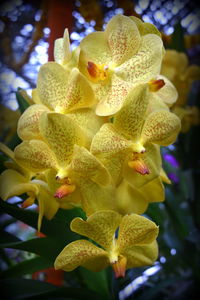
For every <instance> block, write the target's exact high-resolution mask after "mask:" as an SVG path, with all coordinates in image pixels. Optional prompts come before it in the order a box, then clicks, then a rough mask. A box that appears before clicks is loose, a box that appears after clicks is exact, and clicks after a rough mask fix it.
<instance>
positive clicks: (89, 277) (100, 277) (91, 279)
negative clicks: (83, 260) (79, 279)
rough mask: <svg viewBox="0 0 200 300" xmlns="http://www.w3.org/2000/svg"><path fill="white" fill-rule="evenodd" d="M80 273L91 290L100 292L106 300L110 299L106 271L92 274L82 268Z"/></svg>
mask: <svg viewBox="0 0 200 300" xmlns="http://www.w3.org/2000/svg"><path fill="white" fill-rule="evenodd" d="M80 273H81V275H82V276H83V281H84V282H85V284H86V285H87V287H88V288H89V289H90V290H93V291H95V292H98V293H99V294H101V295H102V296H103V297H104V299H110V297H109V286H108V280H107V274H106V270H103V271H101V272H92V271H89V270H87V269H85V268H82V267H80Z"/></svg>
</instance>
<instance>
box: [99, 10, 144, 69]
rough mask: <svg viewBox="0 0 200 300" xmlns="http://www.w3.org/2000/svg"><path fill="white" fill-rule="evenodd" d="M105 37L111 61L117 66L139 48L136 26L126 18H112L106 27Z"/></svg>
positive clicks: (120, 16) (138, 35)
mask: <svg viewBox="0 0 200 300" xmlns="http://www.w3.org/2000/svg"><path fill="white" fill-rule="evenodd" d="M105 36H106V38H107V41H108V45H109V48H110V50H111V53H112V61H113V62H114V63H115V64H117V65H119V64H121V63H123V62H124V61H126V60H127V59H129V58H131V57H132V56H133V55H134V54H135V53H136V52H137V50H138V48H139V46H140V34H139V31H138V28H137V25H136V24H135V22H134V21H132V20H131V19H130V18H129V17H126V16H122V15H116V16H114V17H113V18H112V19H111V20H110V21H109V22H108V24H107V26H106V30H105Z"/></svg>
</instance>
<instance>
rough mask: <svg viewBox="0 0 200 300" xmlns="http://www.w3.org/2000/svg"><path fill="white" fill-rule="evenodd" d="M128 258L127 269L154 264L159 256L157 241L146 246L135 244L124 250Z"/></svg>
mask: <svg viewBox="0 0 200 300" xmlns="http://www.w3.org/2000/svg"><path fill="white" fill-rule="evenodd" d="M122 254H123V255H124V256H126V258H127V269H130V268H137V267H142V266H149V265H152V264H153V263H154V262H155V260H156V259H157V258H158V245H157V242H156V241H153V242H152V243H150V244H148V245H144V246H133V247H131V248H128V249H126V250H125V251H122Z"/></svg>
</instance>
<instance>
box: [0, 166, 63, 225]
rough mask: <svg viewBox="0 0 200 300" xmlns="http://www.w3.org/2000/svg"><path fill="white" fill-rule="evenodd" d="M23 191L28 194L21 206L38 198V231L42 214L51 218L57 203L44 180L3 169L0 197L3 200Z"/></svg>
mask: <svg viewBox="0 0 200 300" xmlns="http://www.w3.org/2000/svg"><path fill="white" fill-rule="evenodd" d="M24 193H26V194H27V195H28V198H27V199H26V200H25V201H24V202H23V204H22V207H23V208H26V207H28V206H31V205H32V204H33V203H34V202H35V200H36V199H38V203H39V217H38V231H40V228H41V224H42V218H43V216H45V217H46V218H47V219H49V220H51V219H52V218H53V216H54V215H55V214H56V212H57V210H58V208H59V204H58V203H57V202H56V200H55V198H54V197H52V195H51V193H50V191H49V189H48V186H47V184H46V182H44V181H42V180H38V179H31V178H30V177H25V176H24V175H23V174H21V173H19V172H17V171H16V170H12V169H8V170H5V171H4V172H3V173H2V174H1V175H0V197H1V198H2V199H3V200H7V199H9V198H11V197H13V196H19V195H22V194H24Z"/></svg>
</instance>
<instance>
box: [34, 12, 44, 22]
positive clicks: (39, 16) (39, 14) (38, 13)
mask: <svg viewBox="0 0 200 300" xmlns="http://www.w3.org/2000/svg"><path fill="white" fill-rule="evenodd" d="M41 15H42V10H41V9H40V10H38V11H37V12H36V14H35V21H37V22H38V21H39V20H40V18H41Z"/></svg>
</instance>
